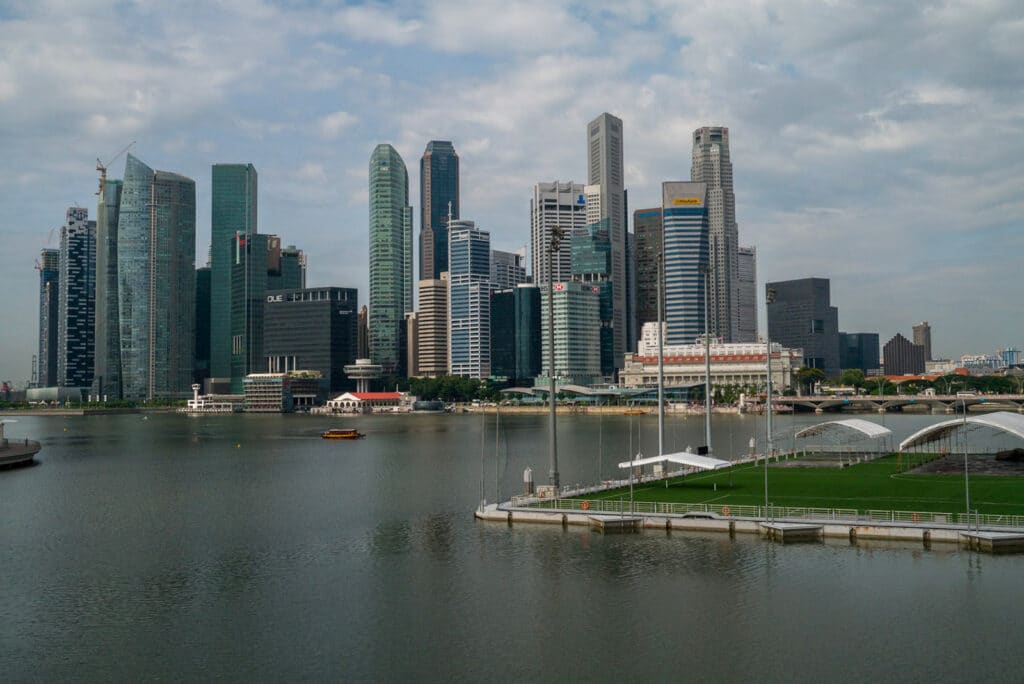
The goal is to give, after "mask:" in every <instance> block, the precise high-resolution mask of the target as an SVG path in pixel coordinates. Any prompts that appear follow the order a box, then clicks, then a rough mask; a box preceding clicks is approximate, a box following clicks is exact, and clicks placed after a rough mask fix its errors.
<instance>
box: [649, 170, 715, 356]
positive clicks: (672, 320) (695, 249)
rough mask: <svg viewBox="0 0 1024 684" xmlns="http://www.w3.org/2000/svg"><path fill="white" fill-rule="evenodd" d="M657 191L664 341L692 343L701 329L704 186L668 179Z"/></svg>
mask: <svg viewBox="0 0 1024 684" xmlns="http://www.w3.org/2000/svg"><path fill="white" fill-rule="evenodd" d="M661 193H662V216H663V219H662V226H663V227H662V243H663V247H662V249H663V251H664V254H665V266H664V270H665V273H664V277H665V299H664V302H665V326H666V332H665V342H666V344H693V343H694V341H696V339H697V338H698V337H700V336H702V335H703V334H704V331H705V304H706V302H705V295H706V289H705V288H706V285H707V283H706V279H705V269H706V268H707V264H708V240H709V232H708V231H709V228H708V211H707V186H706V185H705V184H704V183H688V182H675V181H670V182H665V183H662V184H661ZM712 334H714V333H713V332H712Z"/></svg>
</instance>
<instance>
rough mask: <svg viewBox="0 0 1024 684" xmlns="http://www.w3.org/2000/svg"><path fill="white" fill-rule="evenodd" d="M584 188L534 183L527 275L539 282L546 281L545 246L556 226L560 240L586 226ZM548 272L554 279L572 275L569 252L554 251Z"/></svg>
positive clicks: (546, 256)
mask: <svg viewBox="0 0 1024 684" xmlns="http://www.w3.org/2000/svg"><path fill="white" fill-rule="evenodd" d="M584 187H585V186H583V185H580V184H579V183H573V182H572V181H569V182H568V183H562V182H560V181H554V182H552V183H537V184H536V185H534V186H533V197H532V198H531V199H530V275H531V278H532V281H533V282H534V283H537V284H538V285H543V284H545V283H547V282H548V249H549V247H550V245H551V233H552V230H553V229H554V228H555V227H556V226H557V227H558V228H560V229H561V230H562V234H563V240H567V239H568V236H570V235H572V231H573V229H574V228H579V227H582V226H585V225H587V214H586V211H587V202H586V196H585V195H584ZM551 271H552V273H553V274H554V281H555V282H563V281H566V280H570V279H571V277H572V255H571V253H570V251H569V250H568V249H564V248H561V247H560V248H559V250H558V251H557V252H554V253H553V261H552V263H551Z"/></svg>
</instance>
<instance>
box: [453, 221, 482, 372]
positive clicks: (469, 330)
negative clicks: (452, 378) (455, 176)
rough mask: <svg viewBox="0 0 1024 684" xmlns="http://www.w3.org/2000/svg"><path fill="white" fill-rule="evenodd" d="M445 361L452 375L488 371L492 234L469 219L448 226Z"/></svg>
mask: <svg viewBox="0 0 1024 684" xmlns="http://www.w3.org/2000/svg"><path fill="white" fill-rule="evenodd" d="M448 265H449V267H450V268H451V270H450V271H449V273H448V293H449V296H448V302H449V304H448V363H449V368H450V373H451V374H452V375H465V376H468V377H471V378H486V377H488V376H489V375H490V374H491V282H490V281H491V234H490V233H488V232H487V231H484V230H480V229H479V228H477V227H476V225H475V224H474V223H473V222H472V221H462V220H459V221H454V220H453V221H452V222H451V224H450V225H449V226H448Z"/></svg>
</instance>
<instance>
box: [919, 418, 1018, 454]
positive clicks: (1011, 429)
mask: <svg viewBox="0 0 1024 684" xmlns="http://www.w3.org/2000/svg"><path fill="white" fill-rule="evenodd" d="M965 422H966V423H967V425H969V426H975V427H978V426H980V427H989V428H993V429H995V430H999V431H1000V432H1005V433H1008V434H1011V435H1014V436H1016V437H1018V438H1020V439H1024V415H1021V414H1019V413H1011V412H1009V411H998V412H996V413H988V414H984V415H980V416H969V417H968V418H967V419H966V420H964V419H963V418H952V419H950V420H944V421H942V422H941V423H936V424H935V425H931V426H929V427H926V428H924V429H923V430H918V431H917V432H915V433H914V434H912V435H910V436H909V437H907V438H906V439H905V440H903V441H902V442H900V451H903V450H904V449H908V448H910V447H916V446H921V445H923V444H929V443H931V442H935V441H938V440H940V439H942V438H944V437H946V436H947V435H949V434H950V433H953V432H956V431H957V430H959V429H961V428H962V427H964V423H965Z"/></svg>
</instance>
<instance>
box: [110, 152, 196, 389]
mask: <svg viewBox="0 0 1024 684" xmlns="http://www.w3.org/2000/svg"><path fill="white" fill-rule="evenodd" d="M117 236H118V251H117V275H118V285H119V288H118V289H119V292H118V295H119V300H120V301H119V312H118V313H119V321H120V328H121V330H120V338H121V339H120V342H121V369H122V377H121V380H122V392H123V395H124V397H125V398H128V399H154V398H172V397H185V396H188V395H189V392H190V390H189V388H190V386H191V384H192V351H193V344H194V326H195V257H196V184H195V181H193V180H192V179H190V178H185V177H184V176H179V175H177V174H174V173H168V172H166V171H153V170H152V169H151V168H149V167H148V166H146V165H145V164H143V163H142V162H141V161H139V160H138V159H136V158H135V157H133V156H132V155H128V161H127V162H126V163H125V170H124V181H123V185H122V189H121V209H120V215H119V216H118V225H117Z"/></svg>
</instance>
